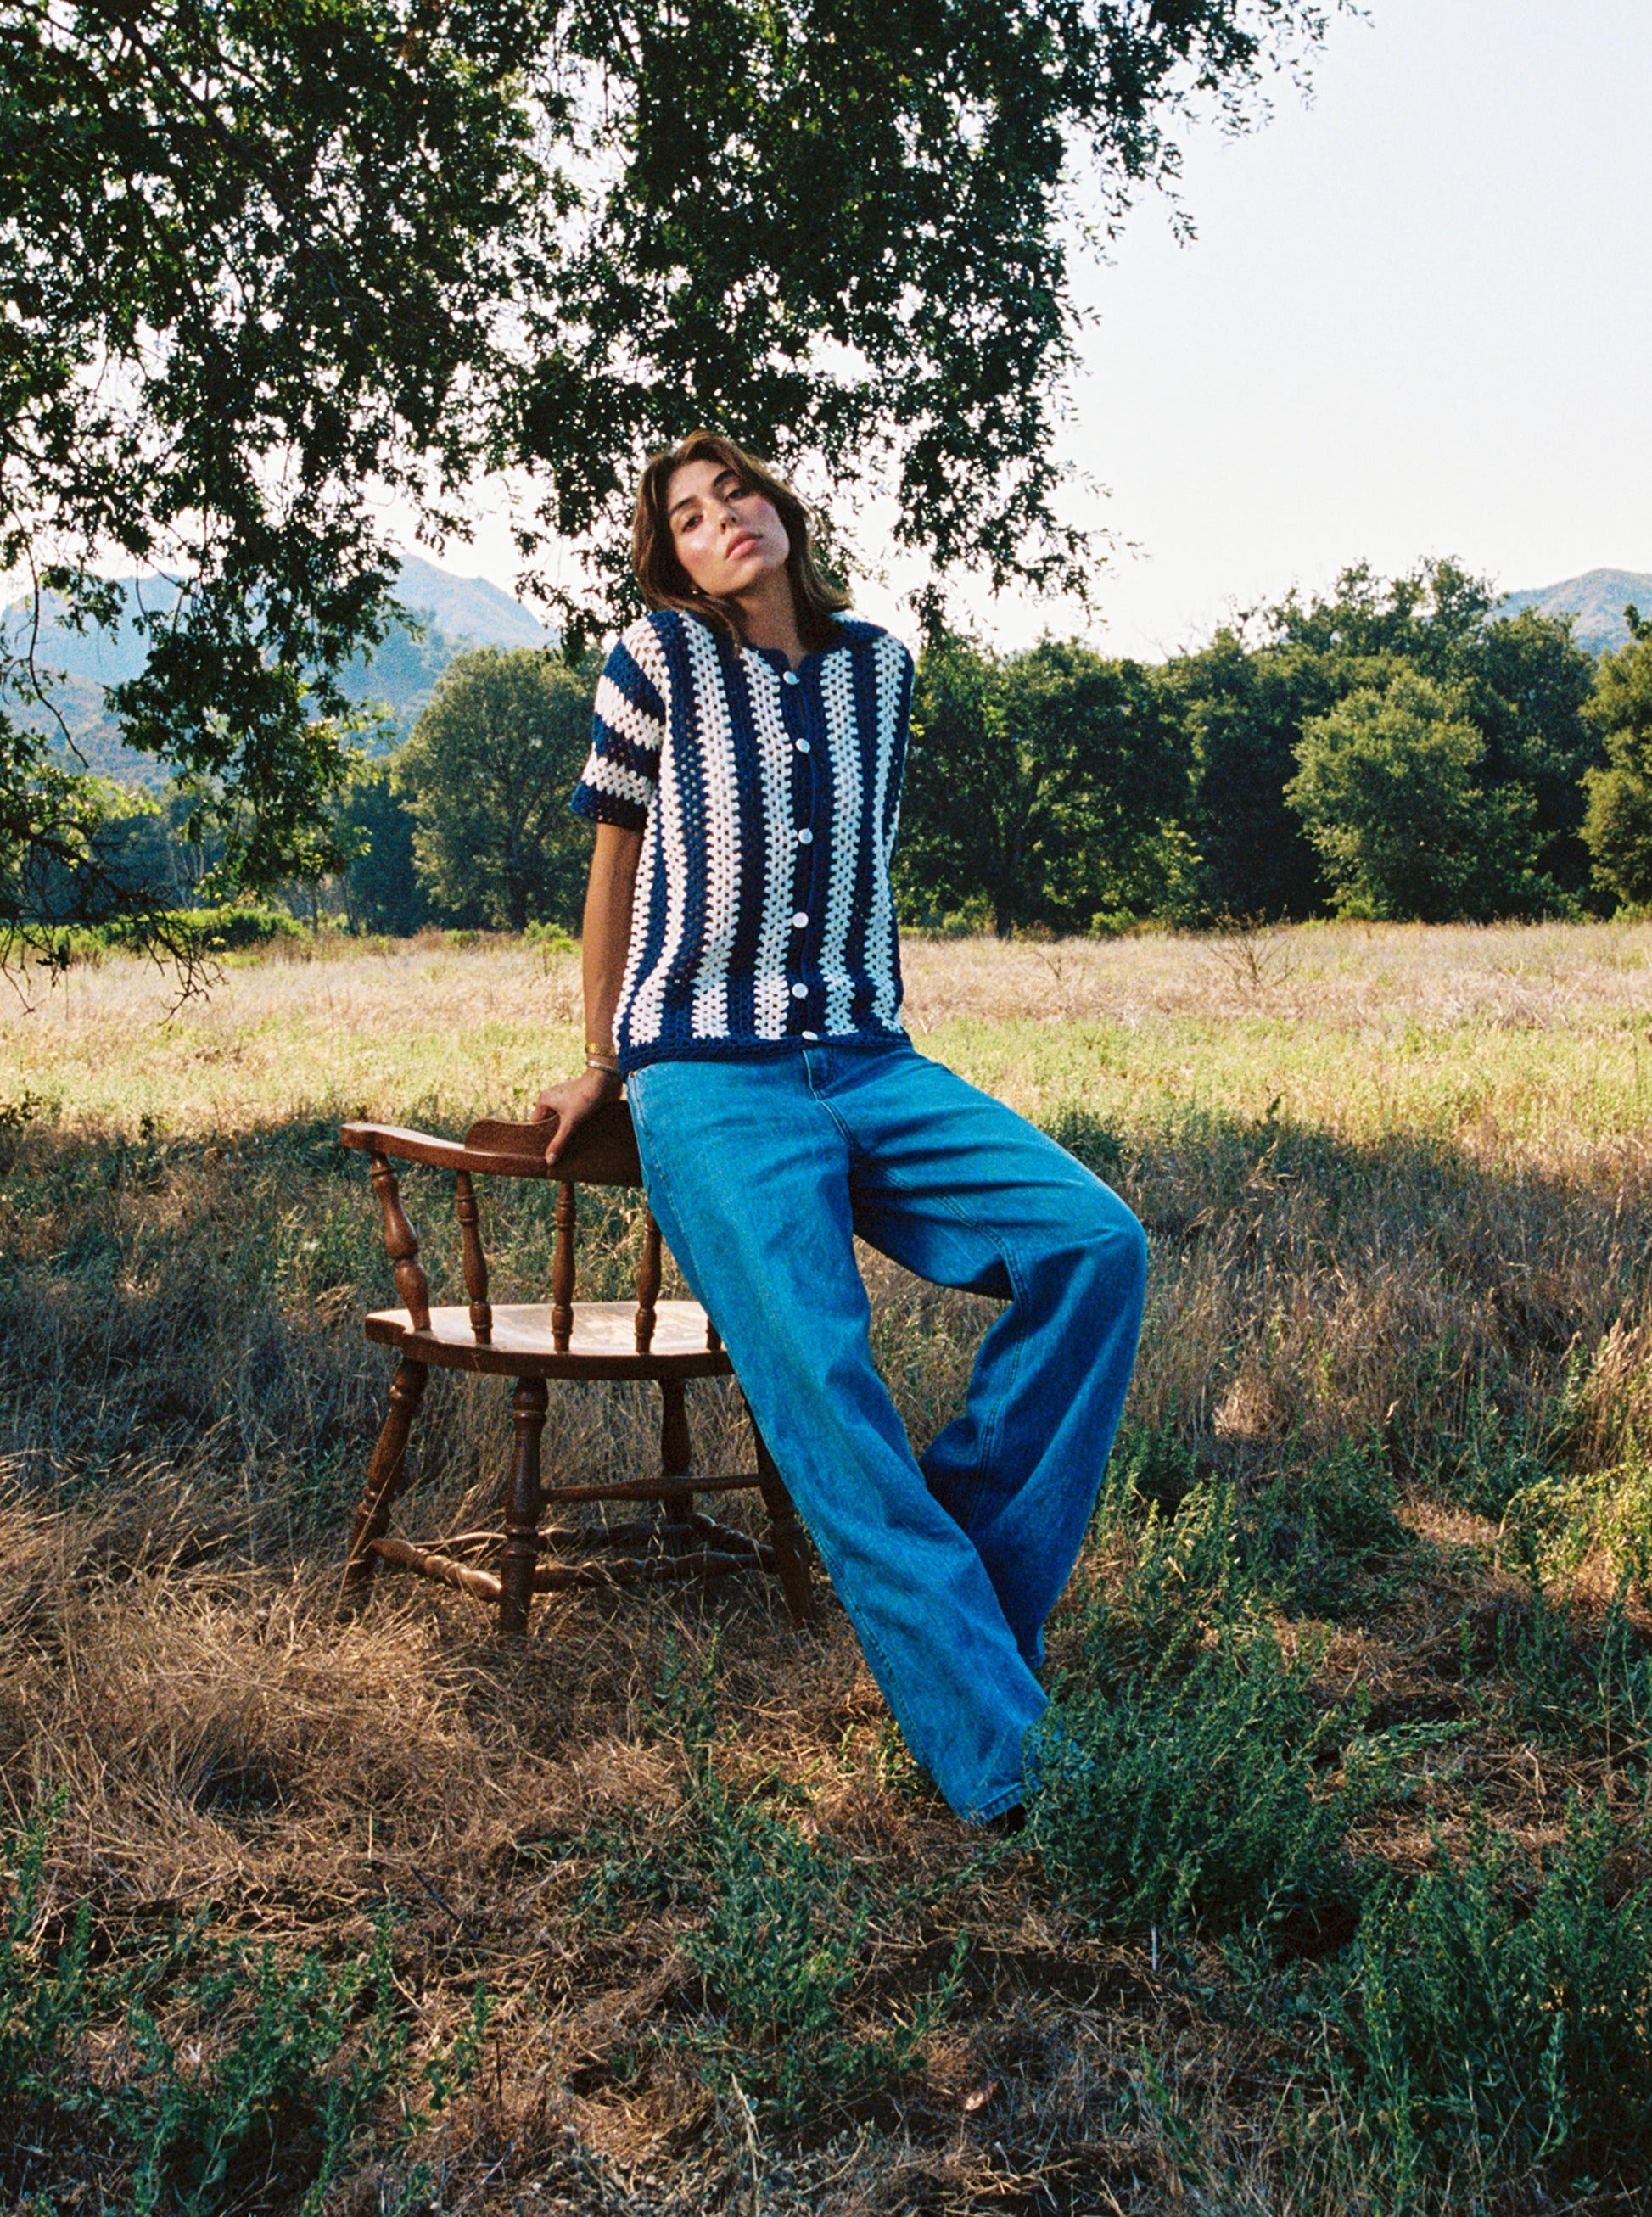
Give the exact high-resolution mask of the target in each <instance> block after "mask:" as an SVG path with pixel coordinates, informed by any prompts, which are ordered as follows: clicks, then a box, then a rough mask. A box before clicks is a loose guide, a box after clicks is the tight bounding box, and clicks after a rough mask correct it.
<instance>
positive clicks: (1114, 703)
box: [102, 562, 1652, 934]
mask: <svg viewBox="0 0 1652 2217" xmlns="http://www.w3.org/2000/svg"><path fill="white" fill-rule="evenodd" d="M1494 605H1495V603H1494V596H1493V595H1492V592H1491V590H1490V589H1489V588H1488V586H1487V585H1485V584H1483V583H1482V582H1481V581H1479V580H1477V579H1475V578H1473V577H1469V576H1468V575H1467V574H1466V573H1465V572H1464V571H1462V570H1461V569H1459V568H1457V566H1456V565H1453V564H1451V563H1449V562H1434V563H1426V564H1424V565H1421V566H1420V567H1419V568H1418V569H1417V570H1415V571H1413V572H1411V573H1410V574H1409V575H1408V576H1405V577H1397V578H1394V579H1383V578H1380V577H1376V576H1374V575H1373V574H1372V573H1371V571H1370V570H1369V569H1368V568H1365V567H1363V566H1362V567H1358V568H1355V569H1352V570H1349V571H1346V572H1345V573H1344V575H1343V576H1342V577H1340V579H1339V580H1338V582H1337V584H1336V586H1335V588H1334V589H1333V591H1332V592H1331V593H1330V594H1328V595H1327V596H1322V597H1314V598H1308V597H1303V596H1298V595H1295V594H1293V595H1292V596H1290V597H1289V598H1287V599H1286V600H1284V601H1282V602H1279V603H1278V605H1277V606H1275V607H1272V608H1265V609H1261V610H1259V611H1256V612H1253V613H1252V614H1249V615H1247V616H1246V617H1244V618H1243V619H1242V620H1239V621H1235V622H1234V624H1233V625H1231V626H1229V627H1224V628H1223V629H1222V630H1220V631H1219V632H1218V633H1216V637H1215V638H1214V639H1212V640H1211V641H1210V644H1209V645H1207V646H1205V647H1203V648H1202V649H1201V650H1199V651H1198V652H1196V653H1191V654H1185V655H1180V656H1177V657H1175V658H1172V659H1171V660H1170V661H1167V662H1164V663H1160V664H1145V663H1141V662H1135V661H1131V660H1129V659H1120V658H1109V657H1106V656H1104V655H1101V654H1098V653H1097V652H1094V651H1093V650H1092V649H1091V648H1089V647H1087V646H1086V645H1081V644H1080V643H1078V642H1076V641H1059V640H1053V639H1046V640H1044V641H1043V642H1042V643H1041V644H1040V645H1037V646H1035V647H1033V648H1031V649H1030V650H1028V651H1027V652H1023V653H1018V654H1011V655H1000V654H997V653H994V652H993V651H992V650H990V649H989V648H987V647H985V646H983V645H980V644H979V643H978V642H976V641H974V640H972V639H968V638H964V637H961V636H958V635H956V634H950V633H942V634H938V635H936V636H933V637H931V639H930V640H929V642H928V643H927V644H926V645H925V648H924V651H923V652H922V654H921V656H920V658H919V670H918V679H917V685H916V690H915V695H914V699H913V744H912V751H911V756H910V760H909V763H908V769H907V774H906V794H905V800H904V804H903V810H902V829H901V840H900V851H899V855H898V859H897V882H898V890H899V895H900V905H901V910H902V914H903V917H904V918H905V920H906V923H908V924H910V925H914V926H919V927H928V928H930V929H950V930H958V929H981V930H990V931H995V932H999V933H1010V932H1015V931H1024V930H1044V931H1056V932H1073V931H1077V932H1103V931H1111V930H1117V929H1125V928H1128V927H1129V926H1131V925H1133V924H1136V923H1145V922H1154V921H1156V922H1160V923H1171V924H1176V925H1182V926H1191V927H1197V926H1199V925H1201V924H1210V923H1217V922H1221V921H1222V920H1224V919H1234V918H1246V919H1250V918H1255V919H1289V918H1300V917H1310V916H1315V915H1340V916H1345V917H1368V918H1372V919H1382V920H1395V921H1410V920H1419V921H1423V922H1428V923H1445V922H1453V921H1459V920H1468V921H1475V922H1490V921H1493V920H1494V919H1500V918H1509V917H1542V916H1560V917H1565V916H1577V915H1581V914H1587V913H1592V912H1593V913H1605V912H1608V911H1611V910H1612V909H1614V908H1617V907H1619V906H1624V905H1627V906H1630V907H1639V906H1642V905H1649V904H1652V621H1649V622H1643V621H1642V620H1641V618H1640V617H1639V615H1638V614H1637V613H1636V612H1635V611H1633V610H1631V611H1630V633H1631V636H1630V642H1629V644H1628V645H1625V646H1624V648H1622V649H1621V650H1620V651H1619V652H1617V653H1615V654H1609V655H1607V656H1605V657H1603V658H1601V659H1600V660H1599V662H1597V661H1596V659H1595V658H1594V657H1593V656H1592V655H1590V654H1588V653H1587V652H1585V651H1584V649H1582V648H1581V647H1580V646H1579V645H1577V644H1576V642H1575V639H1573V637H1572V633H1571V626H1570V623H1569V621H1568V620H1566V619H1564V618H1556V617H1552V616H1544V615H1539V614H1534V613H1532V612H1531V611H1527V612H1525V613H1523V614H1519V615H1515V616H1507V617H1498V616H1496V615H1494V613H1493V610H1494ZM597 667H598V664H597V662H596V661H595V660H586V661H584V662H581V663H579V664H570V663H568V662H566V661H564V660H561V659H560V658H556V657H554V656H549V655H546V654H542V653H539V652H534V651H532V650H529V649H518V650H516V651H512V652H503V651H501V650H499V649H497V648H488V649H485V650H483V651H481V652H477V653H473V654H467V655H463V656H461V657H459V658H457V659H456V660H455V661H454V662H453V663H452V664H450V665H449V668H448V670H446V672H445V673H444V675H443V676H442V679H441V681H440V682H439V684H438V686H437V688H436V695H435V697H434V699H433V700H432V701H431V702H430V706H429V707H428V708H426V710H425V711H424V714H423V715H422V716H421V717H420V718H419V719H418V723H417V724H416V726H414V729H413V731H412V733H411V737H410V738H408V739H407V740H406V742H405V744H403V745H401V746H400V747H399V748H398V749H397V750H395V751H394V752H393V753H392V754H389V755H387V756H380V757H378V758H376V759H368V760H363V761H362V763H360V764H359V766H358V768H357V769H356V771H355V773H354V775H353V776H352V778H351V780H350V784H349V785H348V787H346V789H345V791H344V793H343V795H342V797H341V799H340V800H339V803H338V805H337V817H338V827H339V829H340V831H341V832H342V833H343V843H344V845H345V846H346V848H347V849H350V848H353V849H355V852H356V859H355V860H354V861H353V862H352V863H351V864H350V868H348V870H346V871H345V872H344V873H343V874H341V875H339V876H337V877H334V878H331V879H327V880H321V881H318V882H315V883H312V884H309V885H306V886H294V887H291V888H289V889H288V901H289V905H291V906H292V907H293V908H294V910H295V911H296V912H298V913H300V914H301V915H308V916H310V917H312V918H313V919H316V920H319V918H320V917H321V916H322V915H323V914H324V913H325V914H328V915H331V917H333V918H334V919H336V920H337V922H339V923H343V924H345V925H347V926H348V927H349V928H350V929H357V930H362V931H373V932H384V933H393V934H406V933H410V932H412V931H415V930H418V929H420V928H422V927H423V926H424V925H427V924H433V923H434V924H447V925H455V926H461V927H467V928H484V929H486V928H492V929H504V930H516V931H520V930H522V929H524V928H526V927H527V926H528V925H529V924H533V923H552V924H558V925H562V926H565V927H572V926H573V925H574V924H575V923H577V920H578V917H579V904H580V899H581V894H582V891H583V886H584V879H585V860H586V856H587V853H588V835H587V833H586V831H585V827H584V826H583V825H582V824H579V822H578V821H577V820H576V819H575V818H572V816H571V815H570V814H569V812H568V809H567V805H566V804H567V797H568V794H569V792H570V791H571V789H572V786H573V784H574V781H576V779H577V778H578V776H579V770H580V767H581V765H582V763H583V762H584V759H585V750H586V746H587V744H588V738H589V728H590V717H591V695H592V692H593V689H594V687H595V682H596V675H597ZM188 822H189V815H188V809H187V806H186V805H185V804H184V803H183V801H182V800H173V799H169V798H166V797H163V799H162V800H160V801H159V802H158V803H157V802H154V801H152V800H146V799H145V798H143V797H140V796H127V798H126V800H124V801H123V802H122V804H121V812H119V813H118V814H116V815H114V817H112V818H111V820H110V822H109V823H108V826H107V828H106V832H105V834H104V838H105V849H104V853H103V856H102V860H103V861H104V862H105V864H106V865H107V864H108V863H110V862H111V861H114V862H115V863H116V864H117V866H118V868H119V869H120V870H121V874H123V875H124V876H125V877H126V878H127V880H128V881H129V882H130V883H131V884H133V886H137V885H139V884H140V883H141V884H142V885H143V886H145V887H147V888H149V889H150V892H151V896H152V897H153V894H154V892H155V890H156V889H157V888H160V887H163V886H170V888H171V889H172V892H173V894H174V895H175V896H176V898H177V899H189V897H190V892H191V889H192V887H194V886H196V885H198V884H199V883H200V882H201V880H203V878H205V877H206V876H207V874H208V873H209V872H210V868H211V864H212V861H213V856H212V855H211V853H210V851H209V850H207V849H201V848H199V847H192V846H191V845H190V844H189V840H188V838H187V837H186V836H185V834H186V832H187V826H188Z"/></svg>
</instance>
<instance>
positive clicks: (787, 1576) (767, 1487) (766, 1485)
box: [746, 1403, 817, 1624]
mask: <svg viewBox="0 0 1652 2217" xmlns="http://www.w3.org/2000/svg"><path fill="white" fill-rule="evenodd" d="M751 1413H752V1412H751V1406H750V1404H749V1403H748V1405H747V1407H746V1414H747V1415H748V1416H751ZM752 1440H753V1442H755V1444H756V1447H757V1454H758V1487H759V1489H760V1491H761V1492H762V1495H763V1505H764V1508H765V1509H766V1510H768V1512H769V1538H770V1545H771V1546H772V1547H773V1548H774V1551H775V1568H776V1570H777V1572H779V1574H780V1586H781V1590H782V1592H783V1594H784V1595H785V1596H786V1606H787V1608H788V1609H789V1610H790V1611H791V1618H792V1622H793V1623H794V1624H812V1623H814V1621H815V1620H816V1614H817V1612H816V1609H815V1605H814V1579H813V1578H811V1577H810V1575H809V1541H808V1533H807V1528H806V1527H805V1525H804V1523H803V1520H802V1518H801V1516H799V1515H798V1513H797V1510H796V1506H795V1504H794V1502H793V1500H792V1498H791V1494H790V1492H789V1491H788V1489H787V1485H786V1481H785V1479H783V1478H782V1476H781V1475H780V1470H779V1467H778V1466H777V1463H776V1461H775V1459H774V1457H773V1456H772V1455H771V1454H770V1452H769V1443H768V1442H767V1441H766V1440H765V1439H764V1436H763V1435H762V1433H761V1432H760V1431H758V1427H757V1419H756V1418H755V1417H752Z"/></svg>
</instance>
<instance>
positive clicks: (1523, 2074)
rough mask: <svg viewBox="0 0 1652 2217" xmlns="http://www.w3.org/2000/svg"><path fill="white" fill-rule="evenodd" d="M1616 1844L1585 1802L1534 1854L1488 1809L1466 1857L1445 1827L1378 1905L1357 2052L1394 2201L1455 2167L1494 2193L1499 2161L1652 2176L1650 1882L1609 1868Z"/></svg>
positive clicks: (1351, 1996)
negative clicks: (1423, 1864)
mask: <svg viewBox="0 0 1652 2217" xmlns="http://www.w3.org/2000/svg"><path fill="white" fill-rule="evenodd" d="M1617 1846H1618V1841H1617V1839H1616V1837H1615V1834H1614V1830H1613V1827H1612V1823H1611V1821H1610V1819H1609V1818H1608V1816H1607V1814H1606V1812H1605V1811H1604V1810H1599V1809H1597V1810H1596V1811H1595V1812H1593V1814H1591V1815H1589V1816H1587V1817H1585V1816H1584V1815H1583V1814H1582V1813H1581V1812H1580V1811H1579V1810H1578V1809H1577V1808H1576V1807H1575V1806H1574V1807H1573V1808H1572V1810H1571V1811H1570V1812H1569V1813H1568V1823H1567V1831H1566V1837H1565V1840H1564V1843H1563V1844H1562V1846H1560V1847H1559V1848H1558V1849H1556V1850H1552V1851H1551V1852H1550V1854H1549V1855H1548V1856H1545V1857H1544V1861H1543V1862H1542V1864H1541V1866H1540V1865H1538V1863H1537V1862H1534V1861H1533V1860H1532V1859H1531V1858H1530V1857H1528V1856H1525V1854H1523V1853H1522V1851H1521V1850H1519V1848H1518V1847H1516V1846H1515V1845H1514V1844H1513V1843H1511V1842H1509V1841H1508V1840H1507V1838H1505V1837H1500V1836H1499V1835H1497V1834H1496V1833H1494V1831H1492V1830H1491V1829H1490V1827H1489V1826H1488V1825H1487V1823H1486V1822H1485V1821H1484V1819H1483V1818H1476V1820H1475V1821H1474V1822H1473V1823H1472V1824H1471V1825H1470V1828H1469V1835H1468V1841H1467V1847H1466V1852H1464V1853H1463V1855H1462V1856H1461V1857H1460V1859H1455V1860H1454V1859H1453V1858H1452V1857H1451V1856H1448V1855H1447V1854H1446V1853H1445V1851H1444V1850H1443V1849H1440V1848H1439V1847H1438V1845H1437V1848H1436V1855H1435V1860H1434V1862H1433V1865H1432V1868H1429V1869H1427V1870H1426V1871H1425V1872H1424V1873H1423V1874H1421V1875H1420V1877H1418V1878H1417V1879H1416V1880H1414V1882H1411V1883H1409V1884H1407V1883H1402V1882H1401V1881H1399V1880H1389V1881H1388V1882H1387V1883H1386V1884H1385V1886H1384V1887H1383V1891H1382V1892H1381V1893H1380V1894H1379V1896H1378V1898H1377V1899H1376V1900H1375V1901H1374V1902H1372V1903H1371V1905H1370V1906H1369V1907H1368V1909H1367V1911H1366V1913H1365V1916H1364V1921H1363V1923H1362V1924H1361V1927H1360V1930H1359V1935H1358V1939H1357V1941H1356V1942H1355V1944H1354V1948H1353V1949H1352V1962H1351V1964H1350V1966H1349V1969H1348V1973H1347V1984H1346V2004H1345V2009H1344V2016H1343V2022H1344V2028H1345V2031H1346V2040H1347V2047H1346V2070H1347V2072H1349V2074H1350V2078H1351V2083H1352V2090H1353V2098H1354V2103H1355V2105H1356V2114H1357V2115H1358V2120H1359V2126H1360V2130H1361V2132H1362V2134H1363V2135H1364V2139H1365V2140H1366V2143H1367V2145H1368V2146H1369V2147H1370V2149H1371V2150H1372V2151H1373V2152H1377V2153H1379V2154H1380V2156H1381V2158H1382V2161H1383V2165H1384V2167H1386V2169H1387V2170H1388V2171H1389V2177H1390V2183H1391V2188H1392V2190H1393V2192H1394V2194H1395V2206H1396V2207H1403V2206H1404V2204H1405V2203H1406V2202H1408V2200H1413V2199H1416V2200H1422V2199H1425V2198H1426V2196H1427V2194H1428V2189H1429V2188H1430V2186H1431V2185H1432V2186H1435V2187H1438V2186H1439V2183H1441V2182H1442V2181H1443V2180H1445V2179H1446V2178H1449V2177H1454V2176H1455V2177H1457V2178H1458V2179H1460V2180H1463V2181H1469V2180H1475V2179H1478V2180H1479V2181H1480V2182H1481V2194H1482V2195H1484V2197H1485V2202H1486V2203H1488V2202H1490V2200H1491V2199H1492V2198H1493V2195H1494V2182H1495V2181H1496V2180H1498V2179H1499V2178H1518V2177H1523V2176H1524V2177H1531V2176H1533V2175H1537V2174H1546V2176H1547V2177H1548V2178H1549V2180H1550V2183H1551V2185H1556V2186H1559V2187H1562V2188H1563V2189H1567V2190H1568V2191H1572V2192H1575V2193H1578V2194H1583V2195H1587V2193H1589V2192H1590V2191H1592V2190H1593V2189H1594V2188H1595V2187H1596V2186H1597V2185H1599V2184H1606V2185H1608V2186H1610V2187H1612V2188H1613V2189H1616V2190H1618V2192H1620V2193H1622V2192H1633V2191H1634V2189H1637V2187H1640V2186H1643V2185H1644V2184H1645V2183H1647V2182H1648V2180H1649V2179H1652V1886H1648V1885H1647V1884H1645V1883H1642V1884H1640V1885H1638V1886H1635V1887H1631V1888H1630V1889H1629V1890H1627V1891H1625V1890H1624V1889H1623V1888H1622V1887H1621V1886H1620V1885H1615V1884H1614V1883H1613V1875H1612V1863H1613V1861H1614V1852H1613V1851H1614V1849H1615V1848H1616V1847H1617ZM1476 2198H1477V2199H1478V2198H1479V2197H1476ZM1460 2206H1464V2207H1466V2206H1467V2204H1466V2203H1464V2204H1463V2205H1460ZM1482 2206H1484V2205H1483V2204H1482ZM1624 2206H1625V2207H1627V2206H1630V2205H1629V2204H1628V2203H1625V2204H1624Z"/></svg>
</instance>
